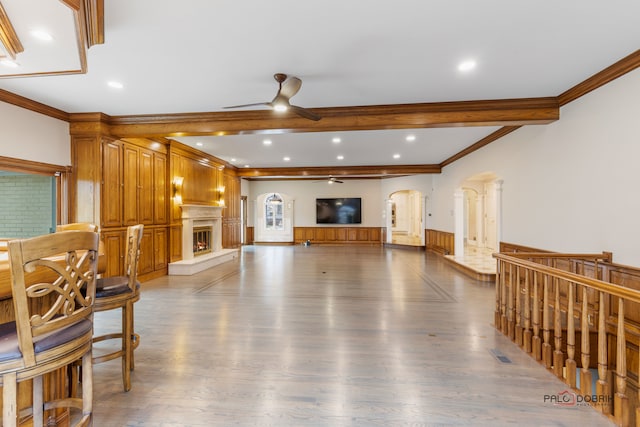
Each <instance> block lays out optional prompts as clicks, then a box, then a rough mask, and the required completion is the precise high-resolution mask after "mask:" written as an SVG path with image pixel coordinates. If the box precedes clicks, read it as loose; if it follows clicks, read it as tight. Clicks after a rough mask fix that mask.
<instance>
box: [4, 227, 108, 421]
mask: <svg viewBox="0 0 640 427" xmlns="http://www.w3.org/2000/svg"><path fill="white" fill-rule="evenodd" d="M99 240H100V239H99V236H98V234H97V233H93V232H82V231H78V232H74V233H54V234H48V235H44V236H38V237H33V238H30V239H22V240H12V241H10V242H9V245H8V246H9V261H10V269H11V286H12V293H13V295H12V296H13V306H14V310H15V322H10V323H4V324H2V325H0V376H1V378H2V387H3V398H2V399H3V400H2V401H3V407H2V425H3V426H16V425H17V424H18V422H19V420H22V419H25V420H26V418H25V417H28V416H29V415H31V416H32V417H33V419H32V424H33V425H34V426H42V425H44V414H45V412H44V411H47V410H53V409H56V408H69V410H70V411H71V410H72V409H75V410H78V409H79V410H81V414H80V415H77V414H75V411H73V412H74V413H71V412H70V419H72V420H76V421H77V423H75V424H74V425H78V426H86V425H91V424H92V411H93V374H92V353H91V351H92V336H93V305H94V302H95V286H96V272H97V261H98V245H99ZM79 359H81V360H82V371H83V384H82V393H81V397H76V396H73V395H72V396H68V395H67V394H66V393H65V394H64V395H60V396H58V395H56V391H55V390H51V389H49V388H48V389H47V393H46V394H47V396H45V392H44V390H43V389H44V387H43V384H44V380H43V375H44V374H47V373H50V372H54V371H57V370H61V369H64V368H65V367H67V365H69V364H71V363H73V362H75V361H76V360H79ZM29 379H32V380H33V399H32V406H31V407H30V408H25V409H24V410H20V409H21V408H19V407H18V400H17V391H18V383H19V382H22V381H25V380H29ZM58 394H59V390H58ZM49 395H50V396H49ZM49 397H50V399H49ZM45 399H46V401H45Z"/></svg>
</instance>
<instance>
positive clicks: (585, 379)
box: [580, 286, 591, 396]
mask: <svg viewBox="0 0 640 427" xmlns="http://www.w3.org/2000/svg"><path fill="white" fill-rule="evenodd" d="M580 317H581V320H582V322H581V324H580V338H581V340H580V341H581V346H580V352H581V354H582V358H581V359H582V369H581V370H580V392H581V393H582V395H583V396H591V371H590V370H589V363H590V362H591V357H590V354H589V352H590V349H589V301H588V300H587V287H586V286H582V313H580Z"/></svg>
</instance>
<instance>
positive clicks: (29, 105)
mask: <svg viewBox="0 0 640 427" xmlns="http://www.w3.org/2000/svg"><path fill="white" fill-rule="evenodd" d="M0 101H2V102H6V103H7V104H12V105H15V106H17V107H21V108H25V109H27V110H31V111H34V112H36V113H40V114H44V115H45V116H49V117H53V118H54V119H59V120H64V121H65V122H68V121H69V114H68V113H66V112H64V111H62V110H58V109H57V108H53V107H49V106H48V105H44V104H41V103H39V102H36V101H32V100H31V99H29V98H25V97H24V96H20V95H16V94H15V93H12V92H9V91H6V90H3V89H0Z"/></svg>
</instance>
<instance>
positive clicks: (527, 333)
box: [522, 269, 531, 353]
mask: <svg viewBox="0 0 640 427" xmlns="http://www.w3.org/2000/svg"><path fill="white" fill-rule="evenodd" d="M530 276H531V273H530V271H529V270H528V269H527V270H525V276H524V330H523V332H522V344H523V346H524V351H526V352H527V353H531V284H530V283H529V277H530Z"/></svg>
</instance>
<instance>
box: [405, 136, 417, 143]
mask: <svg viewBox="0 0 640 427" xmlns="http://www.w3.org/2000/svg"><path fill="white" fill-rule="evenodd" d="M405 139H406V140H407V141H409V142H413V141H415V140H416V136H415V135H407V137H406V138H405Z"/></svg>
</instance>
